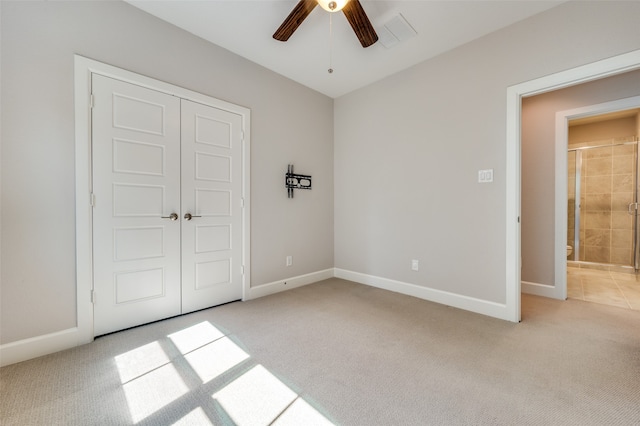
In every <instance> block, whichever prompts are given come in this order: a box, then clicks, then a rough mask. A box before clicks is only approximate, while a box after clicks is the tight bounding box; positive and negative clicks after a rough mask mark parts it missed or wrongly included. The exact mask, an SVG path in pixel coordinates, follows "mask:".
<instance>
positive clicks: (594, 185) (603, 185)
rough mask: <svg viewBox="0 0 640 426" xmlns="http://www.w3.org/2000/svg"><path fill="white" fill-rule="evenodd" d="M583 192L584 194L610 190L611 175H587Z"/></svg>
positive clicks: (601, 192)
mask: <svg viewBox="0 0 640 426" xmlns="http://www.w3.org/2000/svg"><path fill="white" fill-rule="evenodd" d="M584 192H585V193H586V194H596V193H598V194H603V193H609V192H611V176H587V177H586V179H585V187H584Z"/></svg>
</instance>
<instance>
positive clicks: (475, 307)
mask: <svg viewBox="0 0 640 426" xmlns="http://www.w3.org/2000/svg"><path fill="white" fill-rule="evenodd" d="M335 276H336V278H342V279H345V280H349V281H354V282H357V283H360V284H366V285H370V286H372V287H377V288H381V289H384V290H389V291H394V292H396V293H402V294H406V295H407V296H413V297H418V298H420V299H424V300H429V301H431V302H436V303H440V304H442V305H447V306H453V307H454V308H459V309H464V310H467V311H471V312H476V313H478V314H483V315H487V316H490V317H494V318H499V319H503V320H507V321H510V316H509V312H507V307H506V305H505V304H502V303H496V302H490V301H487V300H481V299H476V298H473V297H468V296H461V295H459V294H455V293H449V292H446V291H442V290H435V289H432V288H428V287H422V286H419V285H415V284H409V283H405V282H402V281H395V280H391V279H388V278H381V277H376V276H373V275H367V274H362V273H359V272H352V271H347V270H344V269H339V268H336V269H335Z"/></svg>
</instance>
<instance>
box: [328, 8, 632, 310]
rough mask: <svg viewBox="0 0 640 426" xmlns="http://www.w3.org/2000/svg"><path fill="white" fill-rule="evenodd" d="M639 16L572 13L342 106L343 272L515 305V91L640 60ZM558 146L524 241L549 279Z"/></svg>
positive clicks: (338, 117)
mask: <svg viewBox="0 0 640 426" xmlns="http://www.w3.org/2000/svg"><path fill="white" fill-rule="evenodd" d="M639 15H640V3H638V2H568V3H565V4H563V5H561V6H559V7H557V8H554V9H552V10H550V11H548V12H545V13H542V14H540V15H537V16H534V17H532V18H530V19H527V20H524V21H521V22H519V23H517V24H515V25H513V26H511V27H508V28H505V29H503V30H500V31H497V32H495V33H492V34H490V35H488V36H486V37H483V38H481V39H479V40H476V41H473V42H471V43H469V44H467V45H464V46H462V47H460V48H458V49H455V50H453V51H451V52H447V53H445V54H442V55H440V56H438V57H436V58H434V59H432V60H429V61H426V62H424V63H421V64H419V65H416V66H414V67H412V68H410V69H408V70H406V71H403V72H400V73H398V74H395V75H393V76H390V77H388V78H386V79H384V80H382V81H380V82H378V83H375V84H373V85H371V86H368V87H365V88H363V89H361V90H358V91H356V92H354V93H351V94H348V95H346V96H343V97H341V98H339V99H337V100H336V102H335V148H334V149H335V166H334V167H335V182H336V189H335V259H336V260H335V263H336V267H338V268H341V269H345V270H350V271H355V272H359V273H361V274H366V275H372V276H376V277H383V278H387V279H389V280H396V281H400V282H404V283H409V284H414V285H415V286H418V287H425V288H429V289H433V290H442V291H446V292H450V293H455V294H458V295H461V296H464V297H468V298H477V299H481V300H483V301H487V302H496V303H504V302H505V300H506V277H505V275H506V274H505V271H506V260H505V259H506V253H505V239H506V230H505V220H506V218H505V215H506V181H505V173H506V156H505V153H506V130H505V129H506V93H507V88H508V87H509V86H511V85H515V84H518V83H522V82H525V81H529V80H532V79H535V78H539V77H543V76H546V75H549V74H553V73H556V72H559V71H562V70H566V69H570V68H572V67H577V66H580V65H584V64H588V63H591V62H594V61H597V60H601V59H604V58H609V57H611V56H615V55H618V54H622V53H625V52H629V51H632V50H636V49H640V27H639V26H638V25H637V22H636V21H637V19H636V17H637V16H639ZM635 82H636V86H635V87H639V88H640V85H638V84H637V80H635ZM630 84H631V83H630ZM614 96H615V95H614ZM627 96H629V95H627ZM460 117H464V120H463V121H461V120H460ZM534 140H535V139H534ZM535 142H538V141H537V140H535ZM547 148H549V149H551V150H547ZM552 148H553V144H552V143H548V142H547V141H546V140H544V139H543V140H542V145H541V146H540V152H539V153H534V154H535V156H534V157H535V159H539V160H540V163H539V164H537V165H536V166H535V168H534V169H533V170H532V169H531V168H530V167H529V168H527V170H526V171H525V170H524V165H523V182H522V187H523V197H528V196H531V195H534V196H535V197H537V200H538V201H540V205H539V206H536V209H535V212H533V211H532V212H527V216H526V220H528V221H532V217H534V218H535V215H536V213H537V212H539V211H542V213H544V215H543V217H542V219H543V221H542V224H541V226H536V227H534V229H535V230H536V232H533V233H532V232H529V231H527V233H526V235H525V231H524V227H525V224H524V221H525V215H524V213H523V219H522V220H523V239H526V244H529V245H534V246H536V245H538V246H539V247H541V248H540V249H538V248H534V249H533V251H531V250H528V251H525V250H524V247H523V256H527V258H525V259H524V262H525V264H527V265H528V267H529V268H531V267H532V266H533V272H534V273H537V272H539V271H538V269H537V268H538V266H537V265H538V264H540V268H541V269H542V270H541V272H542V276H540V277H538V276H537V275H535V276H534V277H533V278H529V279H533V280H537V279H540V280H543V281H541V282H549V281H548V280H547V277H551V278H552V277H553V271H554V264H553V236H554V233H553V210H554V209H553V203H554V199H553V179H554V173H553V170H554V169H553V165H554V160H553V150H552ZM529 154H530V150H529V151H526V152H523V154H522V158H523V161H528V160H527V159H526V158H527V156H528V155H529ZM527 167H528V166H527ZM481 169H493V170H494V182H493V183H492V184H478V182H477V177H478V170H481ZM525 172H526V173H530V174H529V176H533V177H534V178H535V179H534V182H532V180H531V179H525V178H524V173H525ZM527 203H528V202H527ZM522 204H523V212H524V211H525V210H526V208H527V207H526V206H525V204H526V203H525V201H524V200H523V203H522ZM527 205H528V204H527ZM524 244H525V243H524V242H523V245H524ZM536 247H537V246H536ZM539 257H540V258H542V260H541V262H539V261H538V258H539ZM411 259H418V260H420V270H419V271H417V272H416V271H412V270H411ZM547 272H548V274H547ZM527 273H529V274H531V269H529V270H528V271H527ZM524 274H525V271H524V269H523V278H524Z"/></svg>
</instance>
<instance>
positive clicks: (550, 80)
mask: <svg viewBox="0 0 640 426" xmlns="http://www.w3.org/2000/svg"><path fill="white" fill-rule="evenodd" d="M636 69H640V50H634V51H632V52H629V53H624V54H622V55H618V56H614V57H612V58H607V59H603V60H601V61H597V62H593V63H591V64H587V65H583V66H580V67H576V68H573V69H570V70H566V71H561V72H559V73H556V74H551V75H548V76H545V77H541V78H538V79H535V80H530V81H527V82H524V83H520V84H516V85H514V86H510V87H508V88H507V144H506V209H507V211H506V213H507V214H506V271H505V272H506V314H507V317H508V318H507V319H509V320H510V321H513V322H519V321H520V319H521V306H520V292H521V278H520V264H521V259H520V255H521V246H520V244H521V241H520V199H521V191H522V188H521V184H520V152H521V140H520V134H521V127H522V98H524V97H528V96H533V95H538V94H541V93H545V92H551V91H553V90H558V89H562V88H565V87H569V86H574V85H576V84H581V83H586V82H588V81H593V80H598V79H601V78H605V77H609V76H612V75H616V74H621V73H624V72H628V71H633V70H636ZM556 159H557V158H556ZM556 203H557V200H556ZM557 208H558V206H556V209H557ZM556 220H557V218H556ZM563 220H564V219H563ZM557 226H558V223H557V222H556V229H558V228H557ZM565 226H566V225H565ZM564 246H566V244H565V245H564ZM564 246H563V247H558V244H557V243H556V247H555V248H554V250H555V253H554V259H556V268H555V269H556V270H555V273H556V277H557V276H558V270H559V269H560V268H562V266H558V262H557V259H559V258H560V255H561V254H562V253H561V252H564V253H566V247H564ZM558 250H560V252H559V251H558ZM560 263H564V262H560ZM564 268H565V270H566V265H565V266H564ZM565 287H566V285H565Z"/></svg>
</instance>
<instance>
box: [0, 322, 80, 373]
mask: <svg viewBox="0 0 640 426" xmlns="http://www.w3.org/2000/svg"><path fill="white" fill-rule="evenodd" d="M78 342H79V338H78V329H77V328H76V327H74V328H69V329H67V330H62V331H57V332H55V333H50V334H44V335H42V336H36V337H30V338H28V339H24V340H18V341H17V342H11V343H7V344H4V345H0V367H4V366H5V365H9V364H15V363H16V362H21V361H26V360H28V359H33V358H37V357H39V356H43V355H49V354H52V353H54V352H58V351H62V350H64V349H69V348H73V347H75V346H78Z"/></svg>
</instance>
